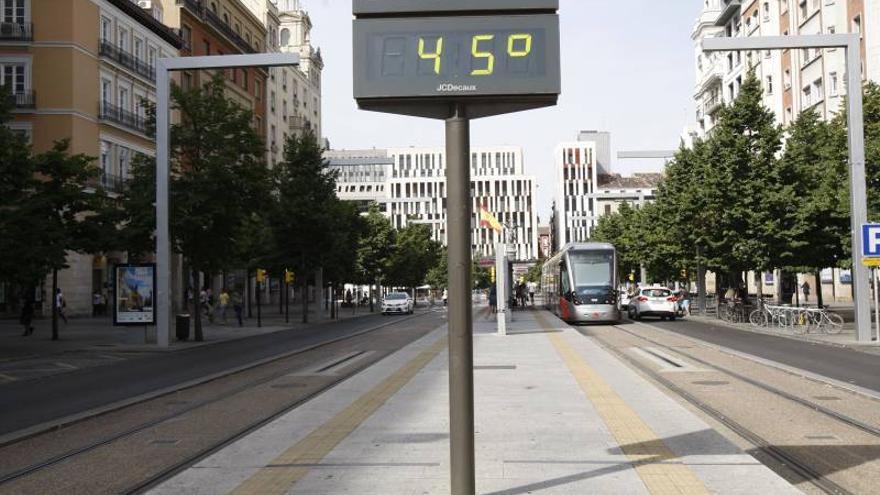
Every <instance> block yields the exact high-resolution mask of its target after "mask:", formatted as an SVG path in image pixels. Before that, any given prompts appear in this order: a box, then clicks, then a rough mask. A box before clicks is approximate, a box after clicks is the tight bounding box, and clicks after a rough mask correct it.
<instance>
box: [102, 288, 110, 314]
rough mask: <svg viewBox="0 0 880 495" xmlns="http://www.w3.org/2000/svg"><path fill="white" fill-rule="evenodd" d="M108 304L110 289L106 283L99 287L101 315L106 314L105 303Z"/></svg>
mask: <svg viewBox="0 0 880 495" xmlns="http://www.w3.org/2000/svg"><path fill="white" fill-rule="evenodd" d="M108 304H110V291H109V290H108V289H107V284H104V288H102V289H101V316H107V305H108Z"/></svg>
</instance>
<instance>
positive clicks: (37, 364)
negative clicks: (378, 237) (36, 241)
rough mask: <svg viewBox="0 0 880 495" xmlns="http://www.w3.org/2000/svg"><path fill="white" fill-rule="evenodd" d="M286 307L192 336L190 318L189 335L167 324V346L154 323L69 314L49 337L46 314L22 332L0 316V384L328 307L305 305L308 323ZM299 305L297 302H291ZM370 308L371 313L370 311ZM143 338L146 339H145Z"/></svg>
mask: <svg viewBox="0 0 880 495" xmlns="http://www.w3.org/2000/svg"><path fill="white" fill-rule="evenodd" d="M293 309H294V308H293V307H291V313H290V323H285V319H284V317H283V316H279V315H278V308H277V307H274V308H263V311H264V316H263V318H262V327H261V328H258V327H257V319H256V312H255V313H254V318H251V319H246V320H245V321H244V326H243V327H239V326H238V325H237V324H236V323H235V321H234V318H235V317H234V315H231V316H230V317H229V318H228V320H227V321H228V324H226V325H223V324H221V323H220V322H219V317H218V318H217V319H215V322H214V324H208V323H207V320H204V321H203V323H205V325H204V326H203V333H204V336H205V340H204V341H203V342H195V341H194V340H193V338H194V328H193V323H192V322H191V323H190V339H189V340H188V341H177V340H176V339H175V336H174V329H173V328H172V342H171V346H169V347H168V348H167V349H160V348H158V347H157V346H156V345H155V343H154V342H155V327H150V328H148V329H144V328H143V327H114V326H113V325H112V324H111V322H110V320H109V319H108V318H104V317H101V318H70V320H69V321H70V322H69V323H67V324H65V323H64V322H63V321H60V322H59V336H60V340H58V341H52V340H51V336H52V330H51V321H50V320H42V319H41V320H37V321H35V322H34V323H35V325H34V326H35V328H36V330H35V332H34V334H33V335H31V336H29V337H22V336H21V332H22V328H21V325H19V324H18V322H16V321H10V320H0V385H3V384H4V383H10V382H16V381H23V380H30V379H34V378H42V377H45V376H50V375H56V374H59V373H66V372H70V371H74V370H77V369H82V368H87V367H92V366H101V365H105V364H111V363H113V362H116V361H120V360H125V359H134V358H140V357H145V356H148V355H151V354H155V353H167V352H177V351H184V350H188V349H193V348H196V347H203V346H208V345H213V344H219V343H222V342H229V341H233V340H238V339H244V338H249V337H255V336H258V335H265V334H269V333H275V332H281V331H285V330H297V329H303V328H306V327H312V326H314V325H320V324H325V323H329V322H332V321H338V320H331V319H330V318H329V313H327V312H325V311H323V310H320V311H310V313H309V323H308V324H303V323H302V313H301V312H300V311H296V312H294V311H293ZM297 309H299V308H297ZM370 314H371V313H370V312H369V309H368V308H360V309H358V310H357V311H356V312H355V311H352V310H351V309H347V310H343V311H340V314H339V318H340V320H347V319H351V318H359V317H364V316H368V315H370ZM373 314H375V313H373ZM148 342H149V343H148Z"/></svg>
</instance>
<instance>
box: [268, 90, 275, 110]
mask: <svg viewBox="0 0 880 495" xmlns="http://www.w3.org/2000/svg"><path fill="white" fill-rule="evenodd" d="M269 111H270V112H272V113H275V92H274V91H270V92H269Z"/></svg>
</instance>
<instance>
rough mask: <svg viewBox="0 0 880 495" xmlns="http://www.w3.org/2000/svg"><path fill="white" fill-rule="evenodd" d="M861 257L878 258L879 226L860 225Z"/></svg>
mask: <svg viewBox="0 0 880 495" xmlns="http://www.w3.org/2000/svg"><path fill="white" fill-rule="evenodd" d="M862 256H864V257H867V258H876V257H880V224H876V223H869V224H865V225H862Z"/></svg>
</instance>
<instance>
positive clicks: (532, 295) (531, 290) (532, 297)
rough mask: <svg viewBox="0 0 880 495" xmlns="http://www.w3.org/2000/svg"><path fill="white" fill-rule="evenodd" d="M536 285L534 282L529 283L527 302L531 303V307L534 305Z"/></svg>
mask: <svg viewBox="0 0 880 495" xmlns="http://www.w3.org/2000/svg"><path fill="white" fill-rule="evenodd" d="M537 285H538V284H536V283H535V282H529V301H530V302H531V303H532V306H534V305H535V289H536V288H537Z"/></svg>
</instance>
